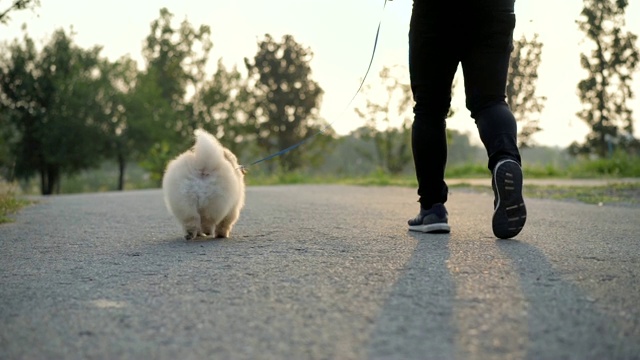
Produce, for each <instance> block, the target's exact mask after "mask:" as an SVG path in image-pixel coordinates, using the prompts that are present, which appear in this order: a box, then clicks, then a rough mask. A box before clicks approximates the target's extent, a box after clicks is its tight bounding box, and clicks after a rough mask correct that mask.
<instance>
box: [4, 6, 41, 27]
mask: <svg viewBox="0 0 640 360" xmlns="http://www.w3.org/2000/svg"><path fill="white" fill-rule="evenodd" d="M38 5H40V0H13V2H12V3H11V5H10V6H9V7H8V8H7V9H5V10H0V24H6V23H7V21H9V20H10V18H9V13H10V12H12V11H16V10H24V9H28V8H31V9H33V8H35V7H36V6H38Z"/></svg>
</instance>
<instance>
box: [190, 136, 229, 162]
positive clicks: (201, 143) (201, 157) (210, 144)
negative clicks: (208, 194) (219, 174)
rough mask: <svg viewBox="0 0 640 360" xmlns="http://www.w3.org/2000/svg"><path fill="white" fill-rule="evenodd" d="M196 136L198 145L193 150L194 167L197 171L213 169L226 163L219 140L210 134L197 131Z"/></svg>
mask: <svg viewBox="0 0 640 360" xmlns="http://www.w3.org/2000/svg"><path fill="white" fill-rule="evenodd" d="M194 134H195V136H196V145H195V146H194V148H193V150H194V152H195V161H194V165H195V167H196V169H213V168H216V167H217V166H218V164H220V162H222V161H224V149H223V148H222V145H221V144H220V142H218V139H216V138H215V137H213V135H211V134H209V133H208V132H206V131H204V130H202V129H197V130H196V131H195V132H194Z"/></svg>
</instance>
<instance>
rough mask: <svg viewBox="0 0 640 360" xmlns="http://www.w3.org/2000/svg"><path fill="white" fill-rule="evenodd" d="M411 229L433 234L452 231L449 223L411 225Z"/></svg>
mask: <svg viewBox="0 0 640 360" xmlns="http://www.w3.org/2000/svg"><path fill="white" fill-rule="evenodd" d="M409 230H410V231H419V232H423V233H431V234H434V233H436V234H445V233H448V232H450V231H451V227H449V224H444V223H442V224H429V225H409Z"/></svg>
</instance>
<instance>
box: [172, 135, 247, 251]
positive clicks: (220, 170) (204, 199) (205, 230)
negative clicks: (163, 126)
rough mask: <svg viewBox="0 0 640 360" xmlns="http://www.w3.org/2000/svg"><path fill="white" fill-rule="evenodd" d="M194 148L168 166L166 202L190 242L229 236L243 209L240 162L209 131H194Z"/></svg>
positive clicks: (242, 177) (242, 183) (242, 179)
mask: <svg viewBox="0 0 640 360" xmlns="http://www.w3.org/2000/svg"><path fill="white" fill-rule="evenodd" d="M195 137H196V143H195V146H194V147H193V148H192V149H190V150H188V151H186V152H184V153H182V154H181V155H179V156H178V157H176V158H175V159H173V160H172V161H171V162H169V164H168V165H167V169H166V171H165V174H164V178H163V179H162V189H163V191H164V201H165V204H166V205H167V208H168V209H169V211H170V212H171V213H172V214H173V215H174V216H175V217H176V219H178V221H180V223H181V224H182V226H183V228H184V230H185V232H186V233H187V234H186V236H185V238H186V239H187V240H190V239H193V238H195V237H197V236H209V235H211V234H215V237H221V238H226V237H229V233H230V232H231V228H232V227H233V225H234V224H235V223H236V221H238V217H239V216H240V210H241V209H242V207H243V206H244V190H245V189H244V187H245V186H244V173H243V171H242V170H241V169H240V166H239V165H238V159H237V158H236V156H235V155H233V153H232V152H231V151H229V149H226V148H224V147H223V146H222V144H220V142H218V140H217V139H216V138H215V137H213V135H211V134H209V133H208V132H206V131H204V130H201V129H198V130H196V131H195Z"/></svg>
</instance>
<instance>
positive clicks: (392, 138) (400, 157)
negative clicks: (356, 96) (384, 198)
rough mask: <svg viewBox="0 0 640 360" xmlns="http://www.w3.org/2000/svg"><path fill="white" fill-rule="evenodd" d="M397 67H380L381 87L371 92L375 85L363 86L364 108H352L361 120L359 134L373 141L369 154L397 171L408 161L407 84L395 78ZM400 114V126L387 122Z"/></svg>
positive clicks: (384, 165) (408, 120)
mask: <svg viewBox="0 0 640 360" xmlns="http://www.w3.org/2000/svg"><path fill="white" fill-rule="evenodd" d="M402 70H403V68H401V67H393V68H389V67H384V68H383V69H382V70H381V71H380V73H379V78H380V83H381V85H382V86H383V88H384V91H379V92H378V95H379V96H375V93H376V90H378V89H377V87H376V88H374V87H372V86H371V85H366V86H365V87H364V90H363V93H364V94H366V96H367V98H366V105H365V109H361V108H356V110H355V111H356V113H357V114H358V116H360V117H361V118H362V119H364V120H365V126H364V127H363V128H361V129H360V131H359V136H360V137H362V138H364V139H368V140H370V141H372V142H373V144H374V147H373V148H374V151H375V154H371V155H369V156H367V155H366V153H364V152H363V153H361V155H363V156H365V157H369V158H370V159H371V160H375V161H376V162H377V164H378V167H379V168H380V169H382V170H383V171H388V172H390V173H391V174H398V173H400V172H402V170H404V169H405V167H406V166H407V164H408V163H410V162H411V158H412V154H411V117H410V115H409V114H407V111H408V110H409V109H410V105H411V103H412V98H411V86H410V85H409V84H408V83H402V82H401V81H400V80H399V78H400V75H399V72H400V71H402ZM396 118H404V119H403V121H402V123H401V125H400V127H393V126H391V119H396Z"/></svg>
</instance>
